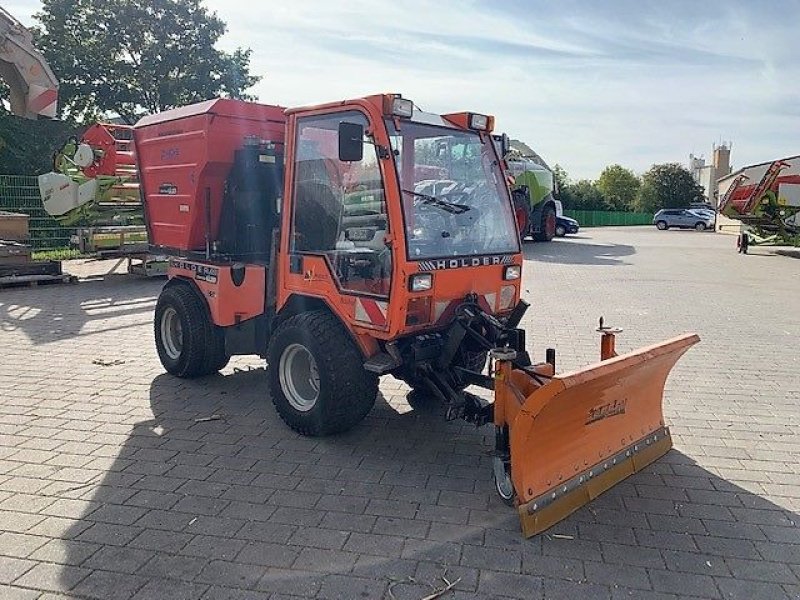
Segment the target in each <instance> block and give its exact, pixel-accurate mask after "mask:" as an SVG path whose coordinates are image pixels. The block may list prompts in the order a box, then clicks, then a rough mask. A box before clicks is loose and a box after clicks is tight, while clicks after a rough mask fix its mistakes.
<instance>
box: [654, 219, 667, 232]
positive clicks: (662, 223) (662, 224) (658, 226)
mask: <svg viewBox="0 0 800 600" xmlns="http://www.w3.org/2000/svg"><path fill="white" fill-rule="evenodd" d="M656 229H659V230H661V231H666V230H667V229H669V225H667V222H666V221H659V222H658V223H656Z"/></svg>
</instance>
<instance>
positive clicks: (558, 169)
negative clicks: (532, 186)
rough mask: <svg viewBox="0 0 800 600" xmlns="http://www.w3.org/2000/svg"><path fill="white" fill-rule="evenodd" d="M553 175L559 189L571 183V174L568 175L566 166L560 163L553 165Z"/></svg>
mask: <svg viewBox="0 0 800 600" xmlns="http://www.w3.org/2000/svg"><path fill="white" fill-rule="evenodd" d="M553 177H554V178H555V180H556V187H557V188H558V189H561V188H565V187H567V185H569V175H567V172H566V171H565V170H564V167H562V166H561V165H559V164H556V165H555V166H554V167H553Z"/></svg>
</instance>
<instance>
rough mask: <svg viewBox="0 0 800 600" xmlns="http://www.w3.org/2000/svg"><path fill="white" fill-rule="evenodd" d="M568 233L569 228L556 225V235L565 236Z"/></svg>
mask: <svg viewBox="0 0 800 600" xmlns="http://www.w3.org/2000/svg"><path fill="white" fill-rule="evenodd" d="M565 235H567V230H566V229H564V226H563V225H556V237H564V236H565Z"/></svg>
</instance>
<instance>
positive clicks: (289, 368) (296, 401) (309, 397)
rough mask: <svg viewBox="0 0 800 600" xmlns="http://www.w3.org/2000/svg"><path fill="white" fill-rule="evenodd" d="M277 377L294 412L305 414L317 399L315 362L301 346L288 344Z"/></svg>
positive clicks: (317, 383)
mask: <svg viewBox="0 0 800 600" xmlns="http://www.w3.org/2000/svg"><path fill="white" fill-rule="evenodd" d="M278 376H279V378H280V383H281V389H282V390H283V393H284V395H285V396H286V400H288V402H289V404H290V405H291V406H292V408H294V409H295V410H299V411H300V412H307V411H309V410H311V409H312V408H314V405H315V404H316V403H317V399H318V398H319V371H318V370H317V361H316V360H314V356H313V355H312V354H311V352H309V351H308V348H306V347H305V346H303V345H302V344H290V345H288V346H287V347H286V349H284V351H283V354H281V359H280V364H279V365H278Z"/></svg>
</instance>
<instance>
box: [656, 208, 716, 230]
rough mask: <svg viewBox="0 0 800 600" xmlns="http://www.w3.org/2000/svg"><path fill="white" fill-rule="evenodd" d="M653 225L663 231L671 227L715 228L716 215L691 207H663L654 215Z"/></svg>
mask: <svg viewBox="0 0 800 600" xmlns="http://www.w3.org/2000/svg"><path fill="white" fill-rule="evenodd" d="M653 225H655V226H656V227H657V228H658V229H661V230H662V231H663V230H665V229H669V228H670V227H679V228H681V229H697V231H705V230H706V229H714V215H713V214H710V213H708V212H706V211H702V212H701V211H695V210H692V209H689V208H663V209H661V210H660V211H658V212H657V213H656V214H655V215H654V216H653Z"/></svg>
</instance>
